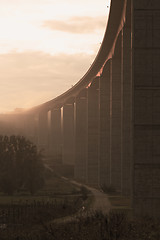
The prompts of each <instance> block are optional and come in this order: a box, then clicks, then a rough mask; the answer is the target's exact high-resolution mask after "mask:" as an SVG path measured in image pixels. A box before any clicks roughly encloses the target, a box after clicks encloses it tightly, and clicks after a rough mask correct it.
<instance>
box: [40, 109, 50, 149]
mask: <svg viewBox="0 0 160 240" xmlns="http://www.w3.org/2000/svg"><path fill="white" fill-rule="evenodd" d="M38 147H39V149H44V150H45V153H46V152H47V151H48V112H47V111H42V112H39V114H38Z"/></svg>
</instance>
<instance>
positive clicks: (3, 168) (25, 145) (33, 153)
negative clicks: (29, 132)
mask: <svg viewBox="0 0 160 240" xmlns="http://www.w3.org/2000/svg"><path fill="white" fill-rule="evenodd" d="M43 173H44V166H43V163H42V156H41V153H40V152H38V151H37V148H36V146H35V145H34V144H33V143H32V142H30V141H29V140H26V139H25V138H24V137H21V136H10V137H8V136H0V188H1V190H2V191H3V192H5V193H7V194H9V195H12V194H13V193H14V192H15V191H18V190H20V189H22V188H24V189H27V190H29V191H30V193H31V194H34V193H35V192H36V191H37V190H38V189H40V188H41V187H42V186H43V184H44V174H43Z"/></svg>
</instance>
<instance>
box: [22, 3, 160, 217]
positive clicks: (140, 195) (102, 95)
mask: <svg viewBox="0 0 160 240" xmlns="http://www.w3.org/2000/svg"><path fill="white" fill-rule="evenodd" d="M23 117H24V118H25V127H24V134H25V135H26V136H28V137H31V138H32V139H34V141H35V142H36V143H37V144H38V146H39V147H44V148H46V149H47V151H49V152H50V154H52V155H53V156H54V157H55V156H56V157H57V158H58V157H59V156H61V154H62V161H63V163H65V164H71V165H74V174H75V179H77V180H79V181H81V182H84V183H88V184H90V185H94V186H96V185H97V186H102V185H106V186H113V187H114V188H115V189H116V190H117V191H119V192H120V193H121V194H122V195H124V196H131V198H132V206H133V212H134V214H135V215H136V216H145V215H149V216H153V217H158V216H160V1H159V0H112V1H111V8H110V15H109V21H108V25H107V28H106V32H105V36H104V39H103V42H102V44H101V48H100V50H99V53H98V55H97V57H96V59H95V61H94V62H93V64H92V66H91V67H90V69H89V70H88V72H87V73H86V74H85V75H84V76H83V77H82V79H80V80H79V82H77V84H76V85H74V86H73V87H72V88H71V89H69V90H68V91H67V92H65V93H63V94H62V95H60V96H58V97H57V98H55V99H53V100H51V101H49V102H46V103H44V104H42V105H39V106H36V107H33V108H32V109H30V110H28V111H27V112H26V113H25V114H24V115H23Z"/></svg>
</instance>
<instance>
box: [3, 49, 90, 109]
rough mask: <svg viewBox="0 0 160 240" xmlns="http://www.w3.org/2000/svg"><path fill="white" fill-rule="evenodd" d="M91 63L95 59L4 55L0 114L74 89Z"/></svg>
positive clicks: (66, 56)
mask: <svg viewBox="0 0 160 240" xmlns="http://www.w3.org/2000/svg"><path fill="white" fill-rule="evenodd" d="M92 60H93V56H92V55H87V54H73V55H67V54H59V55H56V56H52V55H50V54H46V53H43V52H23V53H17V52H12V53H10V54H1V55H0V72H1V89H0V102H1V109H0V111H2V110H12V109H14V108H16V107H32V106H35V105H38V104H41V103H43V102H45V101H48V100H51V99H53V98H54V97H56V96H58V95H59V94H61V93H63V92H64V91H66V90H68V89H69V88H70V87H71V86H72V85H74V84H75V83H76V82H77V81H78V80H79V79H80V78H81V77H82V76H83V75H84V74H85V73H86V71H87V70H88V68H89V66H90V63H91V62H92Z"/></svg>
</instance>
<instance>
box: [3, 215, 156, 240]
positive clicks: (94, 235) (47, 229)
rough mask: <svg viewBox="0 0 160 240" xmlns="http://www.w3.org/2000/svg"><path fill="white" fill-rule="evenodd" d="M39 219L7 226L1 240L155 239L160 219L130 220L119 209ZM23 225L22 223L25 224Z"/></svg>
mask: <svg viewBox="0 0 160 240" xmlns="http://www.w3.org/2000/svg"><path fill="white" fill-rule="evenodd" d="M61 220H62V221H56V220H55V221H54V222H49V223H46V222H43V219H42V221H41V225H40V226H39V227H38V226H37V227H36V228H34V229H28V230H27V229H26V228H25V231H24V230H22V229H21V231H19V232H18V230H16V228H15V227H14V228H13V229H11V228H7V227H6V229H5V230H3V231H0V239H1V240H17V239H20V240H44V239H45V240H55V239H56V240H71V239H76V240H90V239H92V240H97V239H99V240H158V239H160V223H159V221H158V220H157V221H155V220H153V219H147V218H144V219H141V220H135V221H131V220H128V219H127V217H126V215H125V214H124V213H123V212H121V213H118V212H111V213H110V214H109V215H103V214H102V213H101V212H95V213H92V214H88V215H86V216H85V217H84V216H79V217H74V218H72V219H71V218H70V219H69V221H67V220H66V221H65V219H61ZM25 227H26V225H25Z"/></svg>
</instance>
